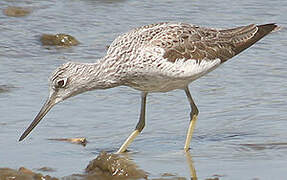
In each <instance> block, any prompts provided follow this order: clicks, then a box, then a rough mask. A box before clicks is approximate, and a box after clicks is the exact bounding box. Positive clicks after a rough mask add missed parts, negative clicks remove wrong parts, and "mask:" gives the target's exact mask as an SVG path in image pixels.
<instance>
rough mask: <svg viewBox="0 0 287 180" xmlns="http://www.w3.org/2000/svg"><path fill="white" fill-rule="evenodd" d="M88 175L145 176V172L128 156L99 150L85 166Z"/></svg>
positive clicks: (134, 177)
mask: <svg viewBox="0 0 287 180" xmlns="http://www.w3.org/2000/svg"><path fill="white" fill-rule="evenodd" d="M85 171H86V173H87V176H88V177H94V178H97V177H106V178H108V177H114V178H116V179H119V178H132V179H139V178H145V179H146V178H147V173H146V172H145V171H143V170H141V169H139V168H138V166H137V165H136V164H135V163H134V162H132V161H130V160H129V159H128V158H126V157H123V156H121V155H118V154H109V153H106V152H101V153H100V155H99V156H98V157H97V158H96V159H94V160H92V161H91V162H90V163H89V165H88V166H87V168H86V170H85Z"/></svg>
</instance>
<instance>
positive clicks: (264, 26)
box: [257, 23, 279, 36]
mask: <svg viewBox="0 0 287 180" xmlns="http://www.w3.org/2000/svg"><path fill="white" fill-rule="evenodd" d="M257 27H258V31H262V33H263V34H264V35H263V36H265V35H267V34H269V33H270V32H272V31H273V30H276V29H277V28H278V27H279V26H278V25H277V24H276V23H269V24H262V25H258V26H257Z"/></svg>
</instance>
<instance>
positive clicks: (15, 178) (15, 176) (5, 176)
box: [0, 167, 59, 180]
mask: <svg viewBox="0 0 287 180" xmlns="http://www.w3.org/2000/svg"><path fill="white" fill-rule="evenodd" d="M0 179H1V180H43V179H45V180H59V179H58V178H54V177H51V176H49V175H46V176H45V175H43V174H41V173H35V172H33V171H31V170H30V169H26V168H24V167H21V168H19V169H18V170H15V169H10V168H0Z"/></svg>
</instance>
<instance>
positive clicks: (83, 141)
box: [48, 138, 88, 146]
mask: <svg viewBox="0 0 287 180" xmlns="http://www.w3.org/2000/svg"><path fill="white" fill-rule="evenodd" d="M48 140H51V141H65V142H70V143H73V144H80V145H82V146H86V145H87V143H88V141H87V139H86V138H53V139H48Z"/></svg>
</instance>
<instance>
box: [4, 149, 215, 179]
mask: <svg viewBox="0 0 287 180" xmlns="http://www.w3.org/2000/svg"><path fill="white" fill-rule="evenodd" d="M187 158H189V157H187ZM190 160H191V159H190ZM191 161H192V160H191ZM189 166H190V167H189V168H190V173H191V176H190V179H192V180H197V179H198V178H197V176H196V172H195V169H194V167H193V165H192V164H189ZM34 170H35V171H40V172H42V173H49V172H55V171H56V170H55V169H53V168H50V167H42V168H38V169H37V168H36V169H34ZM42 173H37V172H34V171H32V170H30V169H27V168H24V167H21V168H19V170H14V169H10V168H0V180H2V179H3V180H43V179H45V180H66V179H72V180H98V179H100V180H123V179H152V180H187V178H186V177H181V176H178V175H177V174H172V173H163V174H160V175H159V176H158V177H155V178H149V177H148V176H149V173H148V172H145V171H144V170H142V169H140V168H139V167H138V166H137V165H136V164H135V163H134V162H133V161H132V160H131V159H130V158H129V157H128V156H126V155H120V154H112V153H107V152H101V153H100V154H99V155H98V156H97V157H96V158H95V159H93V160H92V161H90V162H89V164H88V165H87V167H86V169H85V170H83V173H82V174H72V175H70V176H65V177H60V178H58V177H57V178H56V177H52V176H50V175H43V174H42ZM219 179H220V178H219V176H217V175H214V176H213V177H210V178H207V179H205V180H219Z"/></svg>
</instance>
